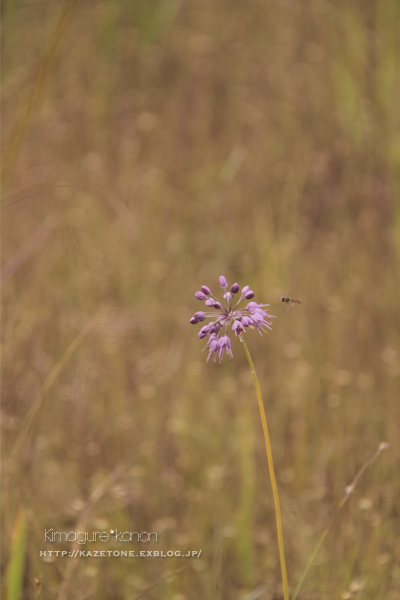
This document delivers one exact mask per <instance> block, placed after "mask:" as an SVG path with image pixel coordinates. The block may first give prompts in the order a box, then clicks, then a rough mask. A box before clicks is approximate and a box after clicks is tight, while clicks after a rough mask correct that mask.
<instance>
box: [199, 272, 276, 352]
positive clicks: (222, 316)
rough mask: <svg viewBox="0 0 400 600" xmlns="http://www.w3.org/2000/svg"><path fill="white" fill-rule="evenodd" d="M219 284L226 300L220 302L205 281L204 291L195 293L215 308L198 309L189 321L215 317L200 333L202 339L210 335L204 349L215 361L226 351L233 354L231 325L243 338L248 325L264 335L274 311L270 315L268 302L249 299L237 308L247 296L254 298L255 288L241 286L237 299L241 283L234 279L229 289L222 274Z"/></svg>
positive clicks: (270, 325) (202, 289)
mask: <svg viewBox="0 0 400 600" xmlns="http://www.w3.org/2000/svg"><path fill="white" fill-rule="evenodd" d="M219 284H220V286H221V288H222V289H223V291H224V295H223V297H224V300H225V304H222V303H221V302H219V300H218V299H217V298H216V297H215V296H214V294H213V293H212V292H211V290H210V288H208V287H207V286H205V285H202V286H201V291H198V292H196V293H195V297H196V298H197V299H198V300H202V301H205V305H206V307H208V308H214V309H215V310H214V312H203V311H197V312H196V313H195V314H194V315H193V317H192V318H191V319H190V322H191V323H192V324H193V325H196V324H197V323H200V322H201V321H204V320H205V319H212V321H211V322H210V323H208V325H204V326H203V327H202V328H201V329H200V331H199V333H198V334H197V336H198V338H199V339H200V340H201V339H203V338H205V337H207V336H208V340H207V343H206V345H205V347H204V349H205V348H208V356H207V362H208V361H209V360H210V358H211V357H213V360H214V362H217V358H218V360H219V363H220V364H221V362H222V358H223V355H224V352H226V354H227V355H228V356H229V358H232V357H233V354H232V349H231V340H230V338H229V336H228V329H229V328H231V329H232V331H233V333H234V334H235V336H236V337H239V339H240V340H241V339H242V334H243V333H245V331H246V328H249V329H257V331H258V333H259V334H260V335H262V334H263V333H267V331H268V329H272V322H271V318H273V317H274V315H270V314H269V313H268V312H267V311H266V310H264V309H265V307H267V306H269V304H258V303H257V302H254V301H252V302H248V303H247V305H246V306H243V307H242V308H238V307H239V305H240V304H241V303H242V302H243V301H244V300H252V298H254V292H253V290H251V289H250V286H248V285H246V286H245V287H244V288H243V289H242V291H241V294H240V296H239V298H238V299H237V302H236V303H235V302H234V299H233V297H234V295H235V294H237V293H238V292H239V289H240V288H239V284H237V283H234V284H233V285H232V286H231V288H230V291H228V282H227V280H226V278H225V277H224V276H223V275H221V277H220V278H219Z"/></svg>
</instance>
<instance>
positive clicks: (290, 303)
mask: <svg viewBox="0 0 400 600" xmlns="http://www.w3.org/2000/svg"><path fill="white" fill-rule="evenodd" d="M281 299H282V302H284V303H285V308H286V309H288V308H289V307H290V306H293V305H294V304H301V302H300V300H295V299H294V298H290V297H289V296H282V297H281Z"/></svg>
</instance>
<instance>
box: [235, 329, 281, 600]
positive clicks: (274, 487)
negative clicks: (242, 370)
mask: <svg viewBox="0 0 400 600" xmlns="http://www.w3.org/2000/svg"><path fill="white" fill-rule="evenodd" d="M241 341H242V344H243V348H244V352H245V354H246V358H247V361H248V363H249V367H250V371H251V374H252V376H253V381H254V386H255V388H256V393H257V398H258V406H259V408H260V415H261V422H262V427H263V432H264V440H265V447H266V450H267V458H268V467H269V476H270V479H271V486H272V493H273V496H274V505H275V517H276V529H277V533H278V546H279V558H280V563H281V571H282V583H283V597H284V600H289V589H288V580H287V571H286V561H285V549H284V546H283V534H282V519H281V508H280V504H279V495H278V487H277V485H276V477H275V469H274V462H273V460H272V448H271V441H270V438H269V433H268V425H267V418H266V416H265V409H264V403H263V400H262V396H261V389H260V384H259V382H258V377H257V373H256V370H255V368H254V363H253V361H252V358H251V355H250V352H249V349H248V347H247V344H246V342H245V341H244V339H243V338H242V339H241Z"/></svg>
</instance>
